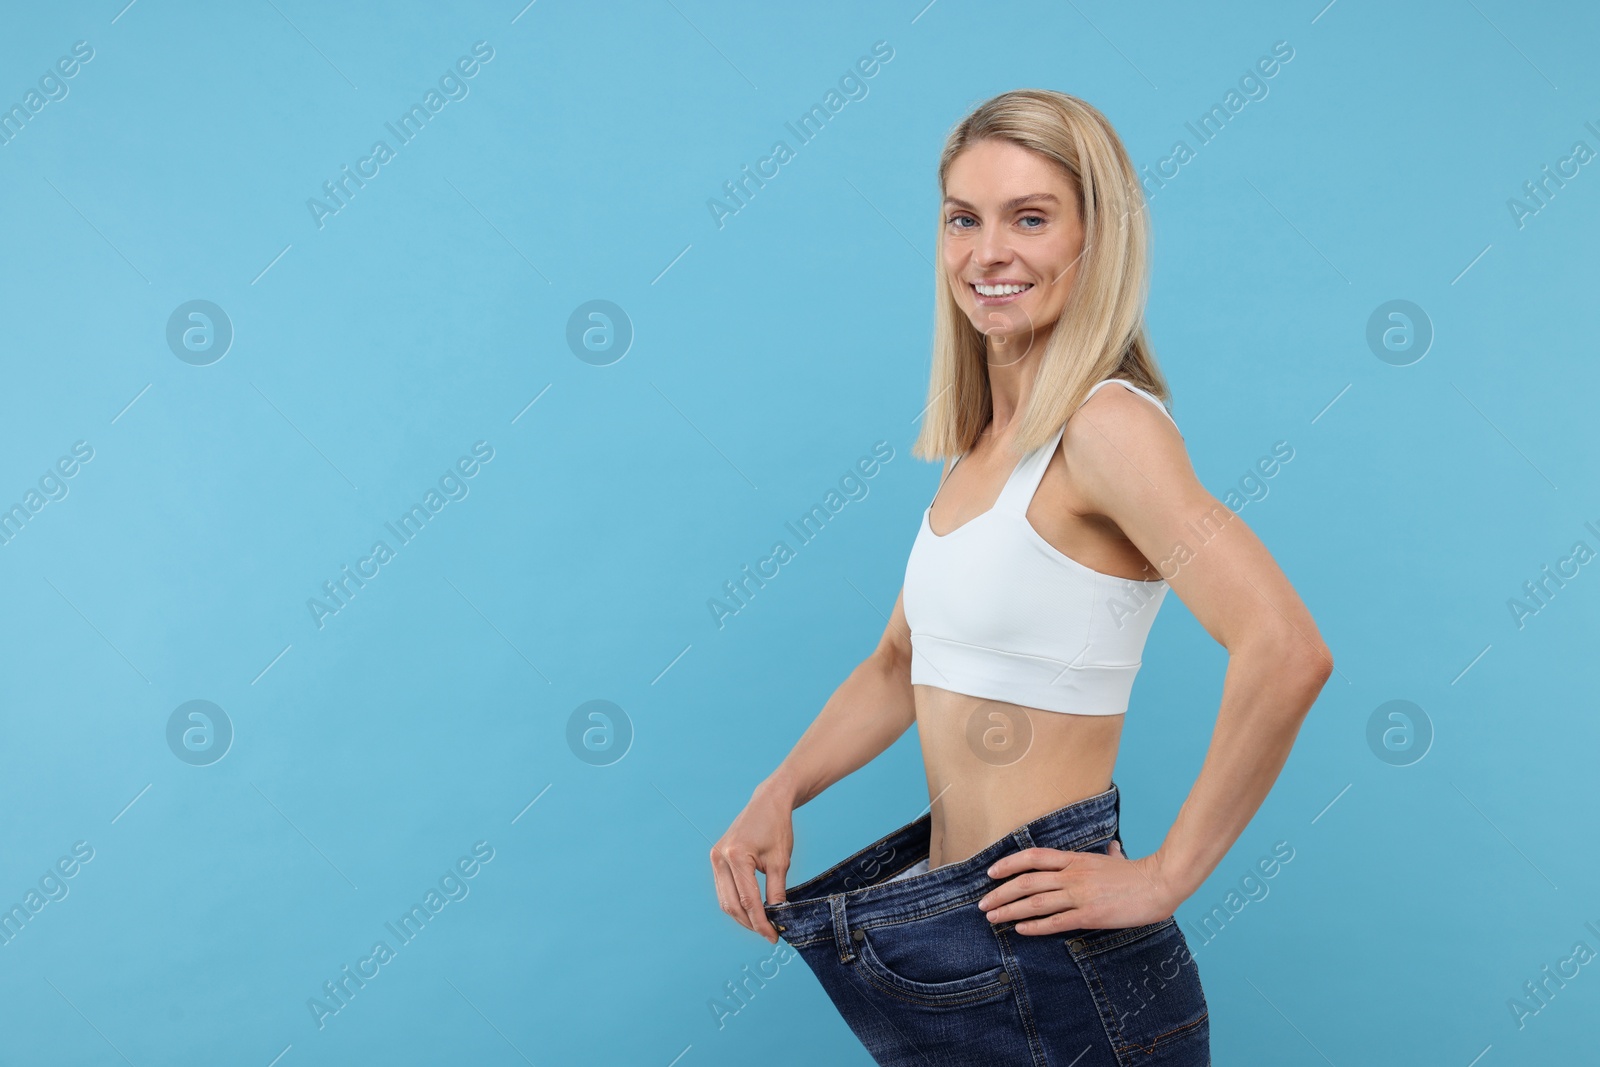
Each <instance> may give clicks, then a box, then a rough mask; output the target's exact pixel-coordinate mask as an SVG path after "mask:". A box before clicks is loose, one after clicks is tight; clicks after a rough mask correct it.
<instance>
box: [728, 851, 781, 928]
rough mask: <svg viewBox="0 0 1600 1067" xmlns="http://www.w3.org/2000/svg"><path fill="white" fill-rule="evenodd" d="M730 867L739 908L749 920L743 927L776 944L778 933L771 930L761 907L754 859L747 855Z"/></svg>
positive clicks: (765, 913) (764, 911)
mask: <svg viewBox="0 0 1600 1067" xmlns="http://www.w3.org/2000/svg"><path fill="white" fill-rule="evenodd" d="M731 866H732V868H733V885H734V889H736V890H737V891H738V894H739V906H740V907H742V908H743V909H744V913H745V916H746V917H747V918H748V919H749V920H750V921H749V922H748V923H746V924H745V925H747V926H749V927H750V929H752V930H754V931H755V932H756V933H758V934H760V935H761V936H762V937H764V938H766V939H767V940H768V941H772V942H776V941H777V940H778V931H776V930H774V929H773V928H772V923H771V921H770V920H768V919H767V912H766V909H764V908H763V907H762V906H761V885H760V883H758V882H757V881H756V858H755V857H754V856H748V855H747V856H743V857H736V858H735V859H734V862H733V863H732V864H731Z"/></svg>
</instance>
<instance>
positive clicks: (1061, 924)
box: [1012, 908, 1090, 937]
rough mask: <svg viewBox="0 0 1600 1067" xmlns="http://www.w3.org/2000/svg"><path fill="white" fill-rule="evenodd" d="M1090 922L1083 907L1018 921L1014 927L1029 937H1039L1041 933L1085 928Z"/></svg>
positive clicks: (1056, 932) (1055, 932)
mask: <svg viewBox="0 0 1600 1067" xmlns="http://www.w3.org/2000/svg"><path fill="white" fill-rule="evenodd" d="M1089 922H1090V920H1089V919H1088V918H1086V917H1085V915H1084V912H1083V909H1082V908H1068V909H1067V910H1066V911H1058V912H1056V913H1055V914H1053V915H1046V916H1044V917H1042V918H1038V919H1028V920H1027V921H1025V922H1020V923H1017V924H1016V925H1015V926H1013V927H1012V929H1013V930H1015V931H1016V932H1017V933H1019V934H1024V935H1026V936H1028V937H1038V936H1039V935H1040V934H1059V933H1061V932H1063V931H1065V930H1081V929H1085V928H1087V926H1088V923H1089Z"/></svg>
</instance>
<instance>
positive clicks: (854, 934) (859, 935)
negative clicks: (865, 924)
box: [850, 930, 867, 941]
mask: <svg viewBox="0 0 1600 1067" xmlns="http://www.w3.org/2000/svg"><path fill="white" fill-rule="evenodd" d="M866 939H867V932H866V931H865V930H852V931H851V932H850V940H852V941H865V940H866Z"/></svg>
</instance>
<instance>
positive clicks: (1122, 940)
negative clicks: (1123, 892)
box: [1072, 916, 1177, 957]
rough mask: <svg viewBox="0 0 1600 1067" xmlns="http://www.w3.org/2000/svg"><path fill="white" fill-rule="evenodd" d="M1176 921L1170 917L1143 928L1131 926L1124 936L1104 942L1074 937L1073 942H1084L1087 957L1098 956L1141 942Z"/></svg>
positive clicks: (1092, 932)
mask: <svg viewBox="0 0 1600 1067" xmlns="http://www.w3.org/2000/svg"><path fill="white" fill-rule="evenodd" d="M1176 921H1177V918H1176V917H1175V916H1168V917H1167V918H1165V919H1161V920H1160V921H1158V922H1153V923H1146V924H1145V925H1143V926H1130V927H1128V928H1127V929H1126V930H1124V931H1122V932H1121V933H1122V936H1120V937H1117V936H1112V937H1107V938H1106V939H1105V940H1104V941H1098V942H1097V941H1095V940H1094V938H1093V937H1092V936H1091V937H1074V938H1072V940H1074V941H1082V942H1083V954H1084V956H1085V957H1089V956H1098V955H1100V954H1101V953H1104V952H1109V951H1111V950H1112V949H1114V948H1121V947H1122V946H1123V945H1130V944H1132V943H1133V942H1135V941H1138V940H1141V939H1142V938H1146V937H1149V936H1150V935H1151V934H1153V933H1155V932H1156V931H1157V930H1160V929H1161V928H1162V927H1164V926H1166V925H1168V924H1169V923H1174V922H1176ZM1099 932H1100V931H1095V930H1091V931H1088V933H1090V934H1091V935H1092V934H1094V933H1099Z"/></svg>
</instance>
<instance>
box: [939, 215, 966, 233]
mask: <svg viewBox="0 0 1600 1067" xmlns="http://www.w3.org/2000/svg"><path fill="white" fill-rule="evenodd" d="M960 219H966V220H967V221H969V222H970V221H972V216H971V215H951V216H950V217H949V218H948V219H946V220H945V222H946V223H952V222H956V221H958V220H960ZM956 228H957V229H960V230H966V229H971V227H969V226H958V227H956Z"/></svg>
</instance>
